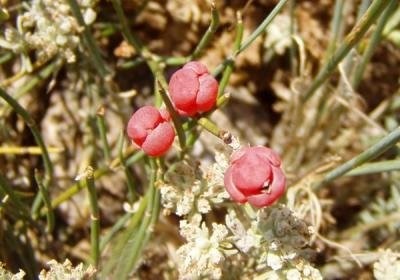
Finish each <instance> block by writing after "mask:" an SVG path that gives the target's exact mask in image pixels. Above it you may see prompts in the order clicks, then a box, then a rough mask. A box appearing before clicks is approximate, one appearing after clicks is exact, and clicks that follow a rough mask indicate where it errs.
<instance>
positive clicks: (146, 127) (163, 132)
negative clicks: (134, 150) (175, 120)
mask: <svg viewBox="0 0 400 280" xmlns="http://www.w3.org/2000/svg"><path fill="white" fill-rule="evenodd" d="M169 120H170V117H169V114H168V112H167V111H165V110H162V109H161V110H159V109H157V108H155V107H153V106H144V107H142V108H140V109H139V110H137V111H136V112H135V113H134V114H133V115H132V117H131V119H130V120H129V122H128V126H127V129H126V131H127V133H128V136H129V138H130V139H131V140H132V141H133V142H134V143H136V144H137V145H138V146H139V147H141V148H142V149H143V151H144V152H145V153H146V154H148V155H149V156H154V157H156V156H161V155H163V154H165V153H166V152H167V151H168V149H169V148H170V147H171V145H172V142H173V141H174V137H175V131H174V128H173V127H172V125H171V123H170V122H169Z"/></svg>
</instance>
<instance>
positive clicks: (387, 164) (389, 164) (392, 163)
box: [346, 159, 400, 176]
mask: <svg viewBox="0 0 400 280" xmlns="http://www.w3.org/2000/svg"><path fill="white" fill-rule="evenodd" d="M398 170H400V160H398V159H394V160H385V161H380V162H371V163H365V164H363V165H361V166H359V167H357V168H354V169H352V170H351V171H349V172H348V173H347V174H346V176H359V175H366V174H374V173H382V172H390V171H398Z"/></svg>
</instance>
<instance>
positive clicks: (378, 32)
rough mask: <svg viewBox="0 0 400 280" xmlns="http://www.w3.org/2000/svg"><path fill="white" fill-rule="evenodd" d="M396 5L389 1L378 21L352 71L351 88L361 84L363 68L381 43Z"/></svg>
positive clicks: (395, 2) (396, 0)
mask: <svg viewBox="0 0 400 280" xmlns="http://www.w3.org/2000/svg"><path fill="white" fill-rule="evenodd" d="M397 4H398V0H391V1H390V3H389V5H388V6H387V7H386V9H385V11H384V12H383V13H382V15H381V17H380V18H379V20H378V24H377V26H376V29H375V31H374V33H373V34H372V37H371V40H370V42H369V43H368V46H367V49H366V50H365V52H364V54H363V56H362V58H361V62H360V64H358V65H357V67H356V69H355V70H354V74H353V77H352V80H351V84H352V86H353V88H357V87H358V85H359V84H360V82H361V79H362V77H363V74H364V72H365V68H366V67H367V64H368V62H369V61H370V59H371V57H372V55H373V53H374V51H375V49H376V47H377V45H378V44H379V42H380V41H381V38H382V32H383V29H384V27H385V25H386V23H387V21H388V19H389V17H390V15H391V14H392V13H393V11H394V8H395V7H396V5H397Z"/></svg>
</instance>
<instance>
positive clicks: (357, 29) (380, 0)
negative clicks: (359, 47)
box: [303, 0, 389, 101]
mask: <svg viewBox="0 0 400 280" xmlns="http://www.w3.org/2000/svg"><path fill="white" fill-rule="evenodd" d="M388 4H389V0H377V1H374V2H373V3H372V5H371V6H370V7H369V9H368V10H367V12H366V13H365V15H364V16H363V17H362V18H361V19H360V21H359V22H358V23H357V24H356V26H354V28H353V29H352V30H351V32H350V33H349V34H348V35H347V36H346V38H345V39H344V42H343V43H342V44H341V45H340V47H339V48H338V49H337V51H336V52H335V53H334V54H333V56H332V57H331V58H330V59H329V60H328V61H327V62H326V64H325V66H324V67H323V68H322V69H321V70H320V71H319V73H318V74H317V76H316V77H315V79H314V81H313V82H312V84H311V85H310V87H309V88H308V89H307V90H306V92H305V93H304V98H303V101H307V100H308V99H309V98H310V97H311V96H312V95H313V94H314V93H315V91H316V90H317V89H318V88H319V87H320V86H321V85H322V84H323V83H324V82H325V81H326V79H328V77H329V76H330V75H331V74H332V73H333V71H335V69H336V66H337V65H338V64H339V63H340V61H342V59H343V58H345V57H346V55H347V54H348V53H349V52H350V50H351V49H352V48H353V47H354V46H355V45H356V44H357V43H358V42H359V41H360V40H361V38H362V36H364V34H365V33H366V32H367V30H368V29H369V27H370V26H371V25H372V24H373V23H374V22H375V20H376V19H377V18H378V16H379V15H380V14H381V13H382V11H383V9H384V8H385V7H386V6H387V5H388Z"/></svg>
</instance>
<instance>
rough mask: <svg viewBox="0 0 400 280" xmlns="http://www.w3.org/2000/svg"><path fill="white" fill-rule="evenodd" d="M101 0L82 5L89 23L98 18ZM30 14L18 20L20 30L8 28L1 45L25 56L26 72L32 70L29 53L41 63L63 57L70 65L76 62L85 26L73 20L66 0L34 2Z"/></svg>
mask: <svg viewBox="0 0 400 280" xmlns="http://www.w3.org/2000/svg"><path fill="white" fill-rule="evenodd" d="M96 3H97V0H81V1H80V2H79V5H80V8H81V12H82V15H83V18H84V20H85V23H86V24H88V25H90V24H92V23H93V22H94V21H95V19H96V12H95V11H94V7H95V5H96ZM26 8H27V11H26V12H25V13H23V14H21V15H20V16H18V18H17V29H14V28H7V29H6V31H5V33H4V38H0V46H1V47H4V48H7V49H10V50H12V51H14V52H15V53H18V54H22V55H23V58H24V59H23V64H24V65H23V66H24V67H25V70H27V71H31V70H32V66H31V64H30V62H29V59H28V56H27V52H28V51H29V50H34V51H35V52H36V56H37V61H38V63H43V62H45V61H48V60H49V59H51V58H53V57H54V56H56V55H59V56H60V57H62V58H63V59H65V60H66V61H67V62H68V63H73V62H75V61H76V56H75V50H76V48H77V47H78V46H79V43H80V40H79V34H80V33H81V32H82V27H81V26H79V24H78V22H77V20H76V19H75V18H74V17H73V15H72V13H71V9H70V7H69V5H68V4H67V3H66V1H65V0H33V1H32V2H30V4H26Z"/></svg>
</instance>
